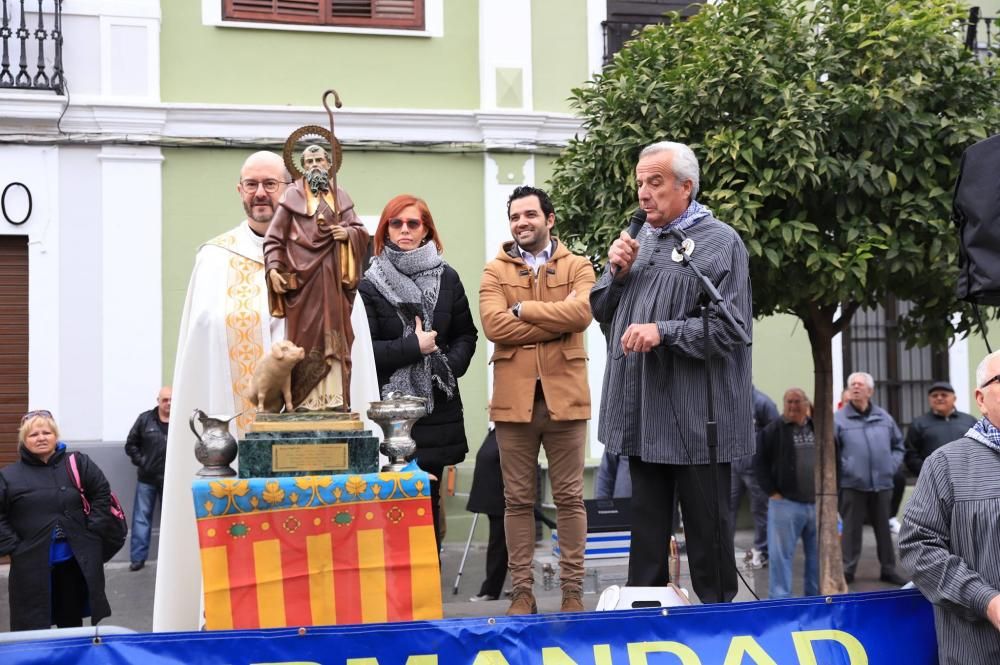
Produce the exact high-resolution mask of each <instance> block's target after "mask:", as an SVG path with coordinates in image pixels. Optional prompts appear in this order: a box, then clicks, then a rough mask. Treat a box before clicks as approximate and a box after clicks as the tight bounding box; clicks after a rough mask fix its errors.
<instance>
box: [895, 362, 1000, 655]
mask: <svg viewBox="0 0 1000 665" xmlns="http://www.w3.org/2000/svg"><path fill="white" fill-rule="evenodd" d="M976 386H977V387H976V402H977V403H978V404H979V410H980V411H982V413H983V418H982V419H981V420H980V421H979V422H977V423H975V424H974V425H973V426H972V427H971V428H970V429H969V430H968V431H967V432H966V433H965V435H964V436H962V437H959V438H958V439H957V440H955V441H952V442H951V443H948V444H946V445H944V446H942V447H940V448H938V449H937V450H936V451H935V452H933V453H932V454H931V455H930V456H929V457H928V458H927V459H926V460H925V461H924V463H923V467H922V469H921V470H920V477H919V478H918V479H917V487H916V490H915V491H914V492H913V496H912V497H911V498H910V501H909V503H907V505H906V511H905V512H904V515H903V527H902V531H901V532H900V536H899V552H900V556H901V557H902V560H903V564H904V565H905V566H906V567H907V568H908V569H909V570H910V571H911V572H912V573H913V582H914V584H916V585H917V588H919V589H920V591H921V592H922V593H923V594H924V596H926V597H927V599H928V600H930V601H931V602H932V603H934V623H935V627H936V629H937V643H938V662H940V663H941V665H966V664H968V663H1000V429H997V426H996V424H995V423H1000V351H994V352H993V353H991V354H989V355H988V356H986V357H985V358H983V360H982V362H980V363H979V367H978V368H977V369H976Z"/></svg>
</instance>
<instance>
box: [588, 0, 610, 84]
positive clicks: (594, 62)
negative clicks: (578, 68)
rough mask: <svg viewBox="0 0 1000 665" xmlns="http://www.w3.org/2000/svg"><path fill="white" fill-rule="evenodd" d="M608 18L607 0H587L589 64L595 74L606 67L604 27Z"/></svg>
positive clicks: (592, 73) (591, 71) (591, 72)
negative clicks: (603, 24)
mask: <svg viewBox="0 0 1000 665" xmlns="http://www.w3.org/2000/svg"><path fill="white" fill-rule="evenodd" d="M607 18H608V3H607V0H587V64H588V66H589V68H590V74H591V76H593V75H594V74H597V73H598V72H600V71H601V69H602V68H603V67H604V27H603V26H602V25H601V23H603V22H604V21H605V20H606V19H607Z"/></svg>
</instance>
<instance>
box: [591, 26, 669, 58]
mask: <svg viewBox="0 0 1000 665" xmlns="http://www.w3.org/2000/svg"><path fill="white" fill-rule="evenodd" d="M658 22H660V21H658V20H648V21H613V20H609V21H602V22H601V28H603V29H604V64H605V65H607V64H608V63H610V62H611V58H613V57H614V55H615V53H618V51H620V50H621V48H622V46H624V45H625V42H627V41H628V40H630V39H632V33H634V32H636V31H638V30H642V29H643V28H644V27H646V26H647V25H650V24H652V23H658Z"/></svg>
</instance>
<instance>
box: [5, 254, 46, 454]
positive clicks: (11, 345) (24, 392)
mask: <svg viewBox="0 0 1000 665" xmlns="http://www.w3.org/2000/svg"><path fill="white" fill-rule="evenodd" d="M45 407H46V405H44V404H41V405H39V408H45ZM27 410H28V237H27V236H13V235H11V236H7V235H4V236H0V467H3V466H6V465H7V464H10V463H11V462H14V461H16V460H17V430H18V428H19V427H20V426H21V416H23V415H24V414H25V412H26V411H27Z"/></svg>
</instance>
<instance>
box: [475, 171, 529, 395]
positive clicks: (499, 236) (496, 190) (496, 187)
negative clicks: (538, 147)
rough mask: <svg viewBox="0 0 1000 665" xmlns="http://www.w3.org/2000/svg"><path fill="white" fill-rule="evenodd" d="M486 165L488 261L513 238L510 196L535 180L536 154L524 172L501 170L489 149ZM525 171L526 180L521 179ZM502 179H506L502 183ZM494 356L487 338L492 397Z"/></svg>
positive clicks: (484, 196)
mask: <svg viewBox="0 0 1000 665" xmlns="http://www.w3.org/2000/svg"><path fill="white" fill-rule="evenodd" d="M484 159H485V162H484V168H483V201H484V202H485V208H484V210H483V220H485V221H484V223H485V224H486V228H485V234H484V235H485V237H486V246H485V253H484V258H485V263H488V262H490V261H492V260H493V259H494V258H496V255H497V252H498V251H499V250H500V245H501V244H503V243H504V242H506V241H507V240H510V239H511V237H510V224H509V223H508V221H507V199H508V198H509V197H510V195H511V193H512V192H513V191H514V189H515V188H516V187H517V186H518V185H524V184H533V183H534V182H535V158H534V157H530V156H529V157H526V158H525V162H524V165H523V167H522V168H521V173H503V174H501V173H500V168H499V165H498V164H497V163H496V161H495V160H494V159H493V157H491V156H490V155H489V153H487V154H486V155H484ZM522 174H523V179H524V181H523V182H521V178H522ZM501 181H503V183H502V184H501ZM492 357H493V342H490V341H489V340H487V342H486V360H487V365H486V391H487V393H486V394H487V395H488V396H489V398H490V399H492V397H493V365H492V364H489V359H490V358H492Z"/></svg>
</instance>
